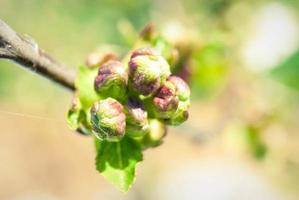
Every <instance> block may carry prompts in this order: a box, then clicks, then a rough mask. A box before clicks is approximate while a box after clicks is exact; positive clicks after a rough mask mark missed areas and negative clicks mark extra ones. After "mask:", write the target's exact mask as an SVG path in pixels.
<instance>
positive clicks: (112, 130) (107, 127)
mask: <svg viewBox="0 0 299 200" xmlns="http://www.w3.org/2000/svg"><path fill="white" fill-rule="evenodd" d="M90 114H91V124H92V130H93V133H94V134H95V136H96V137H97V138H99V139H101V140H108V141H119V140H120V139H121V138H122V137H123V136H124V134H125V128H126V115H125V114H124V112H123V106H122V105H121V104H120V103H119V102H118V101H117V100H115V99H113V98H107V99H104V100H100V101H97V102H95V103H94V104H93V106H92V108H91V110H90Z"/></svg>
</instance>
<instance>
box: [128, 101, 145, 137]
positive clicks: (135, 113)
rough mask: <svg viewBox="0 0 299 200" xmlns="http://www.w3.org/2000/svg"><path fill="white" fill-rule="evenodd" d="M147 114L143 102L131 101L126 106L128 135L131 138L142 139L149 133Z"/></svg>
mask: <svg viewBox="0 0 299 200" xmlns="http://www.w3.org/2000/svg"><path fill="white" fill-rule="evenodd" d="M148 131H149V123H148V119H147V112H146V111H145V110H144V106H143V104H142V102H140V101H138V100H136V99H129V100H128V102H127V104H126V134H128V136H130V137H134V138H135V137H141V136H143V135H145V134H146V133H148Z"/></svg>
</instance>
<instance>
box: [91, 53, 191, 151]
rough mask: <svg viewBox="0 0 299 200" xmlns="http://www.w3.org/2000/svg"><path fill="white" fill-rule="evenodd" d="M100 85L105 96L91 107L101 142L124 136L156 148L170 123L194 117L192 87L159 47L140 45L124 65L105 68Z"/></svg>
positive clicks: (98, 89) (96, 86)
mask: <svg viewBox="0 0 299 200" xmlns="http://www.w3.org/2000/svg"><path fill="white" fill-rule="evenodd" d="M94 89H95V91H96V92H97V93H98V94H99V96H100V97H101V100H99V101H97V102H95V103H94V104H93V106H92V108H91V109H90V115H91V117H90V121H91V124H92V131H93V133H94V134H95V135H96V136H97V137H98V138H99V139H101V140H108V141H119V140H120V139H121V138H122V137H124V135H127V136H129V137H132V138H135V139H138V140H139V141H144V142H145V143H146V144H147V145H149V146H150V145H152V146H156V145H158V144H159V143H160V142H159V141H161V139H162V138H163V137H164V136H165V134H166V126H165V124H169V125H179V124H181V123H183V122H184V121H185V120H187V118H188V111H187V109H188V107H189V103H190V89H189V87H188V85H187V84H186V83H185V82H184V81H183V80H182V79H181V78H179V77H177V76H173V75H171V72H170V66H169V64H168V63H167V61H166V60H165V59H164V58H163V57H162V56H161V55H159V53H158V52H157V51H156V50H155V49H153V48H140V49H137V50H135V51H133V52H132V53H131V57H130V60H129V62H128V63H127V64H123V63H121V62H119V61H116V60H110V61H107V62H105V63H104V64H102V65H101V66H100V67H99V70H98V74H97V76H96V78H95V80H94Z"/></svg>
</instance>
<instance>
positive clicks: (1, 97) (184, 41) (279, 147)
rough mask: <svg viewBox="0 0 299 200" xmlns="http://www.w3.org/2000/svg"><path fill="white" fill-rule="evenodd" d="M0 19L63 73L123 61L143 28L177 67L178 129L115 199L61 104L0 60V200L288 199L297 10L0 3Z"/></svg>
mask: <svg viewBox="0 0 299 200" xmlns="http://www.w3.org/2000/svg"><path fill="white" fill-rule="evenodd" d="M0 18H1V19H2V20H4V21H6V22H7V23H8V24H9V25H11V26H12V27H13V28H14V29H15V30H16V31H18V32H19V33H23V34H25V35H27V36H28V37H32V38H34V40H36V41H37V43H38V44H39V45H40V47H41V48H43V49H45V50H46V51H47V52H49V53H50V54H51V55H53V57H54V58H56V59H57V60H60V61H62V62H64V63H66V64H68V65H69V66H73V67H74V68H76V67H78V66H79V65H81V64H83V63H84V62H85V59H86V57H87V55H88V54H89V53H91V52H94V51H101V50H103V49H104V50H106V49H109V50H110V49H112V50H114V51H115V52H118V53H119V54H120V55H123V54H125V53H126V52H127V51H128V50H130V48H131V47H132V45H133V44H134V41H135V40H136V38H137V37H138V32H139V31H140V30H142V28H143V27H144V26H145V25H146V24H147V23H148V22H153V23H154V24H155V25H156V28H157V31H158V32H160V33H161V34H162V35H163V36H164V37H165V38H167V39H168V40H169V42H170V43H173V44H175V45H177V46H182V47H185V46H186V45H187V46H188V44H192V45H191V46H190V48H191V49H192V50H193V51H192V55H191V57H190V60H189V62H188V64H187V65H186V66H185V67H186V69H185V70H187V71H188V72H189V75H188V80H189V81H190V86H191V88H192V106H191V108H190V119H189V120H188V121H187V122H186V123H185V124H183V125H182V126H180V127H175V128H170V129H169V134H168V136H167V137H166V139H165V141H164V144H163V145H162V146H161V147H159V148H156V149H150V150H147V151H146V153H145V158H144V161H143V162H142V163H141V164H140V165H139V166H138V170H137V180H136V183H135V184H134V185H133V188H132V190H131V191H130V192H129V193H128V194H127V195H124V194H122V193H120V192H118V191H117V190H116V189H115V188H114V187H113V186H112V185H110V184H109V183H108V182H106V181H105V180H104V178H103V177H102V176H101V175H100V174H99V173H97V172H96V169H95V166H94V156H95V152H94V149H93V142H92V140H91V138H87V137H84V136H81V135H78V134H76V133H73V132H72V131H70V130H69V129H68V127H67V125H66V122H65V113H66V111H67V109H68V107H69V105H70V101H71V97H72V94H71V93H69V92H68V91H65V90H64V89H63V88H61V87H60V86H58V85H56V84H53V83H51V82H50V81H48V80H46V79H44V78H42V77H39V76H37V75H35V74H34V73H29V72H28V71H24V70H23V69H22V68H20V67H18V66H17V65H15V64H14V63H11V62H8V61H5V60H0V127H1V138H0V160H1V164H0V199H13V200H15V199H17V200H20V199H21V200H24V199H26V200H27V199H50V200H52V199H54V200H56V199H58V200H60V199H72V200H73V199H109V200H110V199H111V200H113V199H138V200H140V199H145V200H150V199H155V200H159V199H174V200H176V199H213V200H214V199H230V200H231V199H255V200H256V199H267V200H268V199H271V200H272V199H273V200H274V199H275V200H276V199H299V198H298V196H299V187H298V186H299V181H298V180H299V156H298V155H299V123H298V119H299V93H298V91H299V2H298V1H295V0H281V1H270V0H260V1H259V0H213V1H211V0H153V1H149V0H122V1H118V0H97V1H91V0H77V1H71V0H51V1H50V0H48V1H45V0H26V1H21V0H0Z"/></svg>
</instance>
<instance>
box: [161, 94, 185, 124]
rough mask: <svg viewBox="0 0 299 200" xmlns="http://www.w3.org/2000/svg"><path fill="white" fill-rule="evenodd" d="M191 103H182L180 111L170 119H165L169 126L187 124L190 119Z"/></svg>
mask: <svg viewBox="0 0 299 200" xmlns="http://www.w3.org/2000/svg"><path fill="white" fill-rule="evenodd" d="M189 105H190V101H189V100H187V101H180V103H179V106H178V109H177V110H176V112H175V113H174V114H173V115H172V116H171V118H169V119H165V123H166V124H168V125H173V126H177V125H180V124H182V123H183V122H185V121H186V120H187V119H188V117H189V112H188V108H189Z"/></svg>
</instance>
